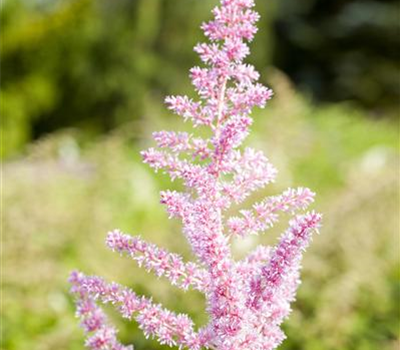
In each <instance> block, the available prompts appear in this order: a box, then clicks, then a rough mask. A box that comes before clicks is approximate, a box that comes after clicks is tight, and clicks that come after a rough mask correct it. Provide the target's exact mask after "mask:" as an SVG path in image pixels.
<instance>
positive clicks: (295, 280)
mask: <svg viewBox="0 0 400 350" xmlns="http://www.w3.org/2000/svg"><path fill="white" fill-rule="evenodd" d="M253 7H254V1H253V0H221V1H220V6H219V7H216V8H215V9H214V10H213V14H214V19H213V20H211V21H210V22H208V23H204V24H203V25H202V29H203V31H204V33H205V35H206V37H208V38H209V42H208V43H200V44H198V45H197V46H196V47H195V51H196V52H197V53H198V54H199V56H200V59H201V61H202V62H203V63H204V65H205V67H194V68H192V69H191V70H190V78H191V80H192V83H193V86H194V88H195V90H196V91H197V93H198V96H199V99H198V100H193V99H190V98H189V97H187V96H168V97H167V98H166V99H165V102H166V104H167V107H168V108H169V109H170V110H171V111H173V112H174V113H176V114H177V115H179V116H181V117H182V118H183V119H184V121H188V120H190V121H191V122H192V123H193V126H194V127H206V128H209V129H210V130H211V132H212V137H211V138H210V139H202V138H200V137H197V136H196V135H194V134H189V133H184V132H173V131H160V132H156V133H154V134H153V137H154V140H155V142H156V144H157V149H155V148H150V149H148V150H147V151H143V152H142V156H143V160H144V162H145V163H147V164H148V165H149V166H150V167H152V168H153V169H154V170H155V171H163V172H164V173H166V174H168V175H169V176H170V177H171V179H172V180H175V179H180V180H181V181H182V182H183V185H184V186H185V191H182V192H177V191H163V192H161V200H160V202H161V204H163V205H165V207H166V210H167V212H168V214H169V216H170V218H176V219H179V220H181V221H182V226H183V234H184V235H185V237H186V239H187V240H188V242H189V244H190V246H191V248H192V252H193V255H194V257H195V259H196V261H195V262H185V261H184V260H183V258H182V257H181V256H179V255H178V254H176V253H170V252H168V251H166V250H165V249H162V248H159V247H157V246H156V245H154V244H151V243H147V242H145V241H144V240H142V239H141V238H140V237H131V236H129V235H126V234H124V233H122V232H120V231H118V230H115V231H112V232H110V233H109V234H108V236H107V242H106V243H107V246H108V247H109V248H110V249H112V250H113V251H116V252H118V253H120V254H123V255H127V256H129V257H130V258H132V259H133V260H135V261H136V262H137V263H138V265H139V266H141V267H144V268H145V269H146V270H147V271H149V272H150V271H152V272H154V273H155V274H156V276H158V277H161V276H163V277H165V278H166V279H167V280H169V281H170V283H171V284H172V285H174V286H176V287H178V288H182V289H183V290H187V289H189V288H193V289H196V290H198V291H200V292H202V293H204V295H205V297H206V301H207V312H208V314H209V323H208V324H207V325H206V326H204V327H202V328H200V329H197V330H196V329H195V327H194V325H193V322H192V321H191V320H190V318H189V317H188V316H186V315H182V314H175V313H173V312H171V311H169V310H166V309H164V308H163V307H162V306H161V305H159V304H155V303H153V301H152V300H150V299H147V298H144V297H140V296H138V295H137V294H135V293H134V292H133V291H131V290H130V289H128V288H126V287H123V286H120V285H118V284H116V283H107V282H106V281H104V280H103V279H101V278H98V277H91V276H86V275H84V274H82V273H79V272H73V273H72V274H71V278H70V282H71V284H72V292H73V293H74V294H75V295H76V299H77V316H78V317H80V318H81V321H82V322H81V324H82V327H83V328H84V330H85V331H86V332H87V333H88V338H87V341H86V346H87V347H88V348H89V349H92V350H106V349H107V350H108V349H112V350H123V349H125V350H128V349H132V347H126V346H123V345H121V344H120V343H119V342H118V340H117V338H116V335H117V331H116V330H115V328H113V327H112V326H111V325H110V324H109V323H108V321H107V318H106V316H105V314H104V313H103V311H102V310H101V308H100V306H99V304H100V303H106V304H112V305H114V306H115V307H116V308H117V309H118V310H119V312H120V313H121V315H122V316H123V317H124V318H128V319H134V320H136V322H138V324H139V326H140V328H141V329H142V330H143V332H144V334H145V336H146V337H155V338H156V339H158V341H159V342H160V344H167V345H169V346H176V347H178V348H179V349H184V348H185V349H189V350H199V349H201V348H206V349H214V350H250V349H251V350H272V349H275V348H277V347H278V346H279V345H280V344H281V342H282V341H283V340H284V338H285V336H284V334H283V332H282V330H281V329H280V325H281V323H282V322H283V321H284V319H285V318H286V317H287V316H288V315H289V313H290V311H291V308H290V303H291V302H292V301H293V300H294V298H295V292H296V289H297V287H298V285H299V283H300V282H299V272H300V266H301V265H300V262H301V257H302V253H303V251H304V249H305V248H307V246H308V244H309V242H310V240H311V236H312V234H313V232H315V231H317V230H318V227H319V224H320V221H321V215H320V214H317V213H315V212H313V211H311V212H306V213H301V214H299V213H298V212H299V211H304V210H305V209H306V208H307V207H308V205H309V204H310V203H312V202H313V200H314V193H313V192H311V191H310V190H309V189H307V188H297V189H288V190H286V191H285V192H283V193H282V194H279V195H275V196H271V197H267V198H265V199H264V200H262V201H261V202H259V203H256V204H254V205H253V207H252V208H250V209H242V210H240V211H239V215H238V216H232V217H228V214H227V210H228V209H229V208H230V207H231V205H233V204H240V203H241V202H243V201H244V200H245V199H246V198H247V197H248V196H249V195H250V194H251V193H252V192H254V191H256V190H258V189H261V188H263V187H265V186H266V185H267V184H269V183H271V182H273V181H275V178H276V175H277V171H276V169H275V167H274V166H273V165H272V164H271V163H270V162H269V160H268V159H267V158H266V157H265V156H264V154H263V153H262V152H260V151H256V150H254V149H252V148H248V147H242V144H243V142H244V140H245V138H246V136H247V135H248V133H249V129H250V126H251V125H252V118H251V116H250V114H251V111H252V109H253V107H256V106H257V107H261V108H263V107H264V106H265V105H266V103H267V101H268V100H269V99H270V98H271V97H272V91H271V90H270V89H268V88H266V87H264V86H263V85H261V84H260V83H257V80H258V78H259V74H258V73H257V72H256V70H255V68H254V67H253V66H251V65H249V64H246V63H244V62H243V60H244V59H245V57H246V56H247V55H248V54H249V52H250V50H249V47H248V42H249V41H251V40H252V39H253V37H254V35H255V33H256V32H257V27H256V22H257V20H258V19H259V15H258V14H257V13H256V12H255V11H254V10H253ZM281 212H284V213H289V214H291V215H292V219H291V220H290V222H289V228H288V229H287V230H286V232H284V233H283V235H282V236H281V238H280V240H279V243H278V244H277V246H276V247H264V246H259V247H257V248H256V249H255V250H254V251H253V252H251V253H250V254H249V255H248V256H247V257H246V258H245V259H243V260H241V261H235V260H234V259H233V257H232V253H231V245H230V240H231V239H232V237H235V236H239V237H245V236H247V235H250V234H259V233H261V232H263V231H266V230H267V229H268V228H270V227H272V226H273V225H274V223H276V222H277V221H278V219H279V213H281Z"/></svg>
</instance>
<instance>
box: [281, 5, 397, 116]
mask: <svg viewBox="0 0 400 350" xmlns="http://www.w3.org/2000/svg"><path fill="white" fill-rule="evenodd" d="M277 4H278V5H277V7H278V8H277V15H276V19H275V29H276V35H277V37H279V40H277V41H276V45H275V48H274V55H275V57H274V63H275V65H276V66H277V67H278V68H279V69H282V70H283V71H285V72H286V73H287V74H289V75H290V76H291V78H292V79H293V80H294V81H295V82H296V84H298V86H300V87H301V88H306V89H307V90H309V91H310V92H311V93H312V94H313V95H314V96H315V97H316V99H318V100H324V101H343V100H353V101H356V102H358V104H360V105H362V106H364V107H366V108H368V109H369V110H372V111H373V113H374V114H376V115H382V114H383V113H391V114H392V115H393V117H395V118H398V95H399V87H400V86H399V82H398V76H399V72H400V65H399V40H398V24H399V16H398V13H399V4H398V2H397V1H395V0H340V1H338V0H307V1H293V0H282V1H278V2H277Z"/></svg>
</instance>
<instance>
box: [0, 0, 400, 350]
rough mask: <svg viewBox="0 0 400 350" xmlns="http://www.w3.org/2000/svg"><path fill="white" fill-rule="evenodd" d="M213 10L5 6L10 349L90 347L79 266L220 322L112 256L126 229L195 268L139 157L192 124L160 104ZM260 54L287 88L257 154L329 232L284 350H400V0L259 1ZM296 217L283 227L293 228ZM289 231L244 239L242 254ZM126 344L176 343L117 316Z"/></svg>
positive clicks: (91, 3)
mask: <svg viewBox="0 0 400 350" xmlns="http://www.w3.org/2000/svg"><path fill="white" fill-rule="evenodd" d="M216 3H217V1H216V0H201V1H200V0H113V1H111V0H58V1H56V0H53V1H48V0H47V1H46V0H29V1H28V0H25V1H23V0H3V2H2V9H1V53H0V55H1V68H2V69H1V72H2V77H1V78H2V79H1V96H0V97H1V104H0V107H1V110H0V111H1V116H2V120H1V131H2V148H1V157H2V159H3V167H2V179H3V186H2V245H3V247H2V252H1V253H2V308H1V321H2V322H1V332H2V339H1V345H0V347H1V349H2V350H25V349H30V350H50V349H52V350H53V349H59V350H67V349H68V350H78V349H83V340H82V339H83V335H82V332H81V330H80V329H79V328H78V326H77V323H78V322H77V320H76V319H75V318H74V308H73V303H72V300H71V297H70V295H69V294H68V284H67V283H66V280H67V276H68V273H69V272H70V271H71V270H72V269H76V268H79V269H81V270H83V271H85V272H86V273H88V274H99V275H102V276H104V277H106V278H108V279H110V280H116V281H118V282H120V283H123V284H126V285H129V286H132V288H134V289H135V291H137V292H139V293H141V294H144V295H153V296H154V299H155V300H157V301H160V302H162V303H164V304H165V305H166V306H168V307H169V308H171V309H174V310H177V311H180V312H186V313H189V314H190V315H191V316H192V317H193V318H194V319H195V320H196V321H197V322H198V324H200V325H202V324H204V323H205V322H206V321H207V319H206V315H205V314H204V311H203V310H204V300H203V299H202V296H201V295H199V294H197V293H195V292H189V293H186V294H185V293H183V292H181V291H179V290H175V289H174V288H172V287H170V286H169V284H168V282H166V281H165V280H162V279H160V280H158V279H156V278H155V277H153V276H152V275H147V274H146V273H145V272H143V271H142V270H140V269H139V268H137V267H136V266H135V264H134V263H133V262H132V261H129V260H128V259H126V258H121V257H119V256H118V255H117V254H113V253H112V252H110V251H108V250H107V249H106V248H105V246H104V238H105V234H106V232H107V231H108V230H110V229H113V228H116V227H118V228H120V229H122V230H125V231H127V232H130V233H132V234H141V235H142V236H143V237H144V238H145V239H147V240H149V241H152V242H155V243H157V244H160V245H162V246H165V247H168V248H169V249H171V250H173V251H176V252H181V253H182V254H183V255H184V256H185V257H187V258H190V254H189V247H188V246H187V245H186V243H183V240H182V235H181V230H180V229H181V228H180V225H179V223H178V222H176V221H170V220H168V219H167V215H166V214H165V212H164V208H163V207H162V206H160V205H159V204H158V201H159V199H158V192H159V190H161V189H166V188H179V186H180V185H179V184H178V183H173V184H171V183H170V182H169V180H168V178H166V177H165V176H162V175H157V176H156V175H154V174H153V173H152V172H151V171H150V170H149V168H148V167H146V166H144V165H143V164H142V163H141V161H140V158H139V151H140V150H141V149H143V148H146V147H148V146H149V145H151V144H152V142H151V139H150V134H151V132H152V131H155V130H161V129H167V130H168V129H179V130H189V128H190V126H189V125H186V124H185V125H184V124H183V123H182V122H181V120H180V119H179V118H178V117H176V116H173V115H171V114H170V113H168V112H167V111H166V110H165V108H164V107H163V105H162V101H163V98H164V96H165V95H166V94H179V93H189V94H191V93H192V92H191V91H192V90H191V87H190V82H189V79H188V78H187V72H188V69H189V68H190V67H192V66H193V65H195V64H199V60H198V59H197V57H196V55H195V54H194V53H193V51H192V47H193V46H194V44H195V43H196V42H198V41H199V40H201V39H202V35H201V31H200V29H199V25H200V23H201V22H202V21H205V20H207V19H208V18H210V9H211V8H212V7H213V6H214V5H215V4H216ZM257 7H258V10H259V12H260V13H261V15H262V20H261V22H260V25H259V28H260V31H259V33H258V35H257V37H256V40H255V41H254V42H253V43H252V45H251V46H252V47H251V48H252V55H251V57H250V58H249V61H250V62H251V63H253V64H255V65H256V67H257V69H258V70H259V71H260V72H261V73H262V81H263V82H264V83H266V84H267V85H268V86H271V87H272V88H273V89H274V91H275V97H274V99H273V100H272V101H271V102H270V103H269V105H268V107H267V108H266V109H265V110H256V111H255V113H254V118H255V123H254V127H253V132H252V135H251V137H250V138H249V140H248V144H250V145H252V146H253V147H257V148H260V149H263V150H264V151H265V152H266V154H267V155H268V157H269V158H270V159H271V160H272V162H273V163H274V164H275V165H276V166H277V167H278V169H279V176H278V181H277V183H276V184H274V185H272V186H269V187H268V188H266V189H265V190H263V191H260V192H259V193H257V194H256V195H255V196H254V197H253V198H251V199H250V200H249V202H248V203H247V204H246V205H249V204H250V203H251V202H252V201H254V200H257V199H260V198H262V197H263V196H266V195H269V194H275V193H278V192H279V191H282V190H283V189H285V188H287V187H288V186H308V187H310V188H312V189H313V190H314V191H316V192H317V194H318V196H317V202H316V205H315V208H316V209H318V210H319V211H321V212H323V213H324V226H323V229H322V234H321V235H319V236H317V237H315V239H314V242H313V244H312V247H311V248H310V249H309V251H308V252H307V253H306V254H305V260H304V270H303V282H304V283H303V285H302V286H301V288H300V290H299V294H298V300H297V302H296V303H295V304H294V312H293V314H292V317H291V318H290V319H289V320H288V321H287V322H286V323H285V330H286V333H287V335H288V340H287V341H286V342H285V343H284V345H283V346H282V347H281V349H283V350H337V349H344V350H376V349H379V350H380V349H382V350H395V349H398V348H399V347H400V321H399V316H400V305H399V303H400V270H399V260H400V257H399V255H400V252H399V249H400V242H399V228H400V227H399V186H398V185H399V148H398V146H399V114H398V109H399V101H398V99H399V57H398V56H399V52H400V50H399V36H398V33H399V27H398V22H399V4H398V2H397V1H389V0H387V1H383V0H380V1H377V0H376V1H373V0H368V1H365V0H364V1H362V0H303V1H296V0H279V1H278V0H270V1H265V0H259V1H258V5H257ZM285 219H286V218H285ZM286 224H287V220H282V224H281V225H278V226H277V227H276V228H274V229H273V230H271V231H269V232H267V233H266V234H265V235H263V236H260V237H253V238H252V239H249V240H245V241H244V242H243V241H238V242H234V249H235V254H236V256H237V257H238V258H240V257H241V256H243V255H244V254H245V253H246V252H247V251H249V250H251V249H252V248H253V247H255V246H256V245H257V244H259V243H268V244H269V243H274V242H276V239H277V237H278V235H279V233H280V232H281V231H282V229H283V228H284V227H285V225H286ZM110 315H111V317H112V318H113V320H114V321H115V323H116V324H118V325H119V328H120V329H121V334H120V336H121V339H122V340H123V341H124V342H126V343H134V344H135V346H136V349H137V350H159V349H166V348H167V347H162V346H159V345H157V344H156V342H154V341H152V340H146V339H145V338H144V337H143V336H142V334H141V332H140V331H138V330H137V328H136V326H135V324H133V323H125V322H124V321H122V320H121V318H120V317H118V315H116V314H114V313H113V311H112V310H110Z"/></svg>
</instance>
